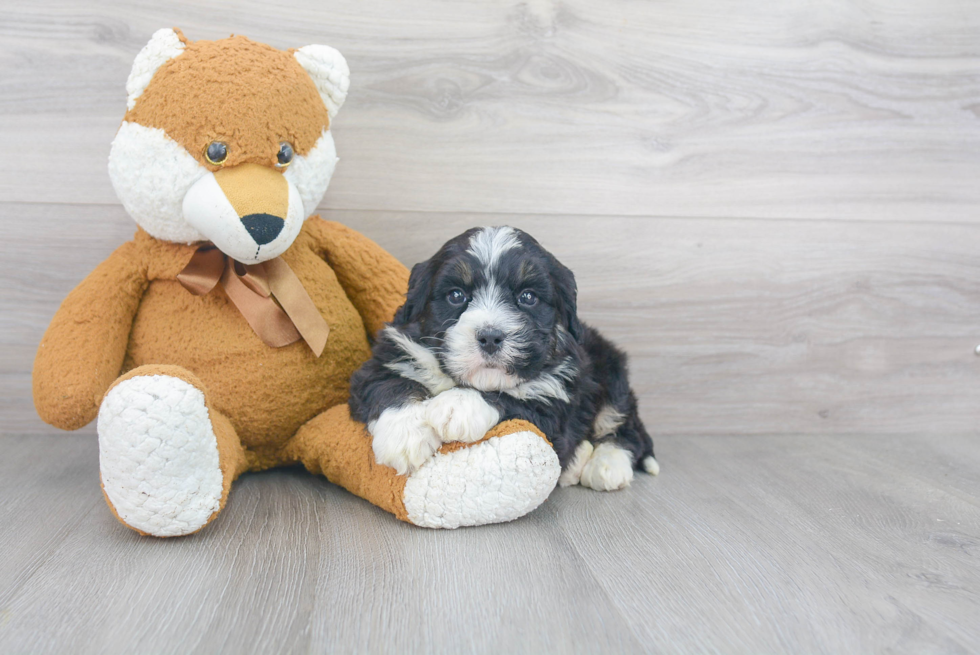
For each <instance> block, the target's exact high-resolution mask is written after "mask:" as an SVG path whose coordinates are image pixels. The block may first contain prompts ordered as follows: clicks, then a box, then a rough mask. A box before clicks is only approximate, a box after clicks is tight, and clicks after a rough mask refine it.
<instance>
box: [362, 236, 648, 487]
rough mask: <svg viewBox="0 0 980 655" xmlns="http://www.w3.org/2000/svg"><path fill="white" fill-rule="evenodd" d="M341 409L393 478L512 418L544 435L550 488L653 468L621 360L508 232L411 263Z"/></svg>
mask: <svg viewBox="0 0 980 655" xmlns="http://www.w3.org/2000/svg"><path fill="white" fill-rule="evenodd" d="M350 408H351V414H352V416H353V417H354V418H356V419H357V420H360V421H363V422H365V423H367V424H368V430H369V431H370V432H371V434H372V437H373V447H374V452H375V456H376V458H377V460H378V462H379V463H381V464H387V465H389V466H393V467H394V468H395V469H396V470H398V471H399V473H406V472H408V471H412V470H414V469H416V468H418V467H419V466H421V465H422V464H423V463H424V462H425V460H426V459H428V457H430V456H431V455H432V453H433V452H435V450H437V449H438V448H439V446H440V445H441V444H442V443H443V442H445V441H467V442H469V441H475V440H477V439H480V438H481V437H482V436H483V435H484V434H485V433H486V431H487V430H489V429H490V428H491V427H493V426H494V425H496V424H497V423H498V422H499V421H501V420H507V419H512V418H520V419H525V420H528V421H531V422H532V423H534V424H535V425H537V426H538V427H539V428H540V429H541V430H542V431H543V432H544V433H545V434H546V435H547V436H548V438H549V439H550V440H551V442H552V443H553V444H554V447H555V451H556V452H557V454H558V459H559V461H560V462H561V466H562V471H563V473H562V477H561V479H560V483H561V484H562V485H564V486H568V485H572V484H577V483H581V484H583V485H585V486H588V487H591V488H593V489H600V490H612V489H620V488H622V487H625V486H626V485H628V484H629V483H630V481H631V480H632V478H633V470H634V469H643V470H645V471H646V472H648V473H652V474H656V473H657V472H658V471H659V466H658V464H657V461H656V460H655V459H654V456H653V442H652V440H651V439H650V436H649V434H647V431H646V429H645V428H644V426H643V423H642V422H641V421H640V417H639V415H638V413H637V404H636V396H635V395H634V394H633V392H632V390H631V389H630V387H629V382H628V379H627V369H626V355H625V354H624V353H623V352H622V351H620V350H618V349H617V348H616V347H615V346H613V345H612V344H611V343H609V341H607V340H606V339H604V338H603V337H602V336H601V335H600V334H599V333H598V332H597V331H596V330H595V329H593V328H591V327H589V326H587V325H584V324H583V323H582V322H581V321H579V319H578V316H577V315H576V286H575V277H574V276H573V275H572V272H571V271H570V270H568V269H567V268H566V267H565V266H563V265H562V264H561V263H560V262H558V260H557V259H555V257H554V256H553V255H551V253H549V252H547V251H546V250H545V249H544V248H542V247H541V245H540V244H538V242H537V241H535V240H534V239H533V238H532V237H531V236H529V235H528V234H526V233H524V232H522V231H520V230H516V229H514V228H510V227H493V228H475V229H472V230H469V231H467V232H465V233H463V234H461V235H460V236H458V237H456V238H454V239H451V240H450V241H448V242H447V243H446V244H445V245H444V246H443V247H442V248H441V249H440V250H439V252H437V253H436V254H435V256H433V257H432V258H431V259H429V260H428V261H425V262H422V263H421V264H418V265H416V266H415V268H413V269H412V274H411V278H410V280H409V290H408V293H407V295H406V301H405V304H404V305H403V306H402V307H401V308H400V309H399V310H398V312H397V314H396V315H395V319H394V321H392V323H390V324H389V325H388V326H387V327H385V328H384V329H383V330H382V331H381V332H380V333H379V335H378V339H377V341H376V343H375V346H374V351H373V357H372V359H371V360H369V361H368V362H367V363H365V364H364V366H363V367H362V368H361V369H360V370H358V371H357V372H356V373H355V374H354V376H353V378H352V379H351V396H350Z"/></svg>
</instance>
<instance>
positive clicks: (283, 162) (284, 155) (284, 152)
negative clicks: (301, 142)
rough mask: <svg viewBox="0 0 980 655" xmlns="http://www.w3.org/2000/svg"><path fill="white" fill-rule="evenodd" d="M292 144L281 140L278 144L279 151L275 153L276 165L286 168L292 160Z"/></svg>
mask: <svg viewBox="0 0 980 655" xmlns="http://www.w3.org/2000/svg"><path fill="white" fill-rule="evenodd" d="M293 154H294V153H293V144H291V143H290V142H289V141H283V142H281V143H280V144H279V152H278V153H276V166H278V167H279V168H286V167H287V166H289V165H290V164H291V163H292V161H293Z"/></svg>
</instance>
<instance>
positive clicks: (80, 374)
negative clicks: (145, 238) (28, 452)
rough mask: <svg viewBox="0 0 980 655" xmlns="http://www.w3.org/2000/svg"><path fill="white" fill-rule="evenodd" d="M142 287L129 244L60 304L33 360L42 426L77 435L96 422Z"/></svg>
mask: <svg viewBox="0 0 980 655" xmlns="http://www.w3.org/2000/svg"><path fill="white" fill-rule="evenodd" d="M147 285H148V281H147V276H146V273H145V270H144V269H143V267H141V266H140V265H139V263H138V259H137V258H136V257H135V247H134V244H133V243H132V242H130V243H127V244H124V245H123V246H121V247H120V248H118V249H117V250H116V251H115V252H114V253H112V255H110V256H109V258H108V259H106V260H105V261H103V262H102V263H101V264H99V265H98V266H97V267H96V268H95V270H94V271H92V272H91V273H90V274H89V275H88V277H86V278H85V279H84V280H82V282H81V283H80V284H79V285H78V286H77V287H75V289H74V290H73V291H72V292H71V293H70V294H68V296H67V297H66V298H65V300H64V302H62V303H61V307H60V308H59V309H58V311H57V312H56V313H55V315H54V318H53V319H52V320H51V324H50V325H49V326H48V329H47V330H46V331H45V333H44V337H43V338H42V339H41V343H40V345H39V346H38V350H37V356H36V357H35V358H34V371H33V375H32V381H33V387H34V389H33V391H34V405H35V407H36V408H37V412H38V414H39V415H40V417H41V418H42V419H43V420H44V421H45V422H46V423H49V424H51V425H54V426H55V427H58V428H61V429H64V430H77V429H78V428H81V427H83V426H85V425H87V424H88V423H90V422H91V421H92V420H93V419H94V418H95V417H96V415H97V414H98V411H99V404H100V403H101V401H102V397H103V395H105V392H106V391H107V390H108V389H109V387H110V386H111V385H112V383H113V382H114V381H115V380H116V378H117V377H119V374H120V373H121V372H122V367H123V359H124V358H125V355H126V346H127V344H128V342H129V333H130V331H131V329H132V326H133V319H134V317H135V315H136V310H137V309H138V307H139V303H140V300H141V299H142V297H143V292H144V291H145V290H146V287H147Z"/></svg>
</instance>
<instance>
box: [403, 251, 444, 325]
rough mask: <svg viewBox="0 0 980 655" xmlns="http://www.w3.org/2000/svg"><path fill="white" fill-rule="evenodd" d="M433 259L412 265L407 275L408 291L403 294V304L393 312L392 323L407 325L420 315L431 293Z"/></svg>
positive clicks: (416, 319) (433, 271) (434, 268)
mask: <svg viewBox="0 0 980 655" xmlns="http://www.w3.org/2000/svg"><path fill="white" fill-rule="evenodd" d="M434 261H435V259H430V260H428V261H424V262H422V263H420V264H416V265H415V266H413V267H412V274H411V275H409V276H408V293H406V294H405V304H404V305H402V306H401V307H399V308H398V311H397V312H395V319H394V320H393V321H392V325H408V324H409V323H415V322H416V321H418V320H419V319H420V318H421V317H422V313H423V312H424V311H425V306H426V304H427V303H428V302H429V296H431V295H432V283H433V280H434V279H435V270H436V267H435V264H434Z"/></svg>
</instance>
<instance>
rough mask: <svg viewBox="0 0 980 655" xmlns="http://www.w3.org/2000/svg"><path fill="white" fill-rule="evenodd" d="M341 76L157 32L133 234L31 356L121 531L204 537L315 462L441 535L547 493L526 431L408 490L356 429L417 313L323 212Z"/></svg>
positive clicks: (548, 477) (551, 478)
mask: <svg viewBox="0 0 980 655" xmlns="http://www.w3.org/2000/svg"><path fill="white" fill-rule="evenodd" d="M348 85H349V69H348V66H347V63H346V61H345V60H344V58H343V57H342V56H341V54H340V53H339V52H337V51H336V50H335V49H333V48H330V47H328V46H323V45H308V46H305V47H302V48H299V49H296V50H289V51H283V50H279V49H276V48H273V47H270V46H267V45H264V44H260V43H256V42H254V41H251V40H249V39H247V38H245V37H242V36H232V37H230V38H227V39H222V40H216V41H204V40H201V41H193V42H192V41H189V40H188V39H187V38H185V37H184V35H183V34H182V33H181V32H180V31H179V30H177V29H162V30H159V31H157V32H156V33H155V34H154V35H153V36H152V38H151V39H150V41H149V43H147V45H146V46H145V47H144V48H143V49H142V51H141V52H140V53H139V55H138V56H137V57H136V59H135V61H134V63H133V67H132V71H131V73H130V75H129V78H128V80H127V83H126V92H127V96H128V98H127V111H126V114H125V117H124V118H123V121H122V124H121V126H120V128H119V131H118V133H117V134H116V136H115V139H114V140H113V143H112V148H111V153H110V156H109V175H110V179H111V181H112V184H113V187H114V188H115V191H116V193H117V195H118V196H119V199H120V200H121V202H122V205H123V207H124V208H125V209H126V211H127V213H129V215H130V216H131V217H132V218H133V219H134V220H135V222H136V224H137V230H136V234H135V236H134V238H133V240H132V241H129V242H127V243H124V244H122V245H121V246H120V247H119V248H118V249H117V250H116V251H115V252H113V253H112V254H111V255H110V256H109V258H108V259H106V260H105V261H104V262H102V263H101V264H100V265H99V266H98V267H96V268H95V270H94V271H93V272H92V273H90V274H89V275H88V276H87V277H86V278H85V279H84V280H83V281H82V282H81V283H80V284H79V285H78V286H77V287H76V288H75V289H74V290H73V291H72V292H71V293H70V294H69V295H68V296H67V298H66V299H65V300H64V302H63V303H62V305H61V307H60V308H59V309H58V311H57V313H56V314H55V316H54V318H53V319H52V321H51V324H50V326H49V327H48V329H47V331H46V332H45V334H44V336H43V338H42V340H41V343H40V345H39V347H38V351H37V356H36V358H35V362H34V371H33V393H34V402H35V406H36V408H37V411H38V414H39V415H40V416H41V418H42V419H43V420H44V421H46V422H48V423H50V424H51V425H54V426H56V427H59V428H62V429H66V430H74V429H77V428H80V427H82V426H84V425H86V424H88V423H90V422H91V421H92V420H94V419H97V432H98V440H99V466H100V477H101V484H102V490H103V493H104V496H105V499H106V502H107V503H108V505H109V508H110V510H111V511H112V513H113V514H114V515H115V516H116V518H118V519H119V521H121V522H122V523H123V524H124V525H126V526H128V527H129V528H131V529H133V530H135V531H137V532H139V533H141V534H143V535H153V536H157V537H171V536H181V535H188V534H191V533H194V532H196V531H198V530H200V529H202V528H203V527H204V526H206V525H207V524H208V523H210V522H211V521H213V520H214V519H215V518H216V517H217V516H218V515H219V513H220V512H221V511H222V509H223V508H224V506H225V504H226V502H227V500H228V497H229V493H230V490H231V487H232V483H233V482H234V480H235V479H236V478H237V477H238V476H240V475H242V474H243V473H245V472H247V471H261V470H264V469H269V468H272V467H278V466H288V465H296V464H302V465H303V466H305V467H306V469H307V470H309V471H310V472H312V473H315V474H322V475H324V476H326V478H327V479H328V480H330V481H331V482H333V483H335V484H338V485H340V486H342V487H344V488H345V489H347V490H349V491H350V492H352V493H354V494H356V495H357V496H360V497H361V498H364V499H366V500H367V501H369V502H371V503H373V504H374V505H376V506H377V507H379V508H381V509H383V510H385V511H387V512H390V513H391V514H393V515H394V516H395V517H397V518H398V519H401V520H403V521H406V522H409V523H412V524H414V525H418V526H423V527H432V528H455V527H459V526H466V525H480V524H485V523H493V522H501V521H508V520H512V519H515V518H518V517H520V516H523V515H524V514H526V513H528V512H530V511H531V510H533V509H534V508H536V507H537V506H538V505H540V504H541V503H542V502H543V501H544V500H545V499H546V498H547V497H548V495H549V494H550V493H551V491H552V489H553V488H554V487H555V483H556V482H557V479H558V476H559V473H560V471H559V465H558V459H557V457H556V455H555V453H554V450H553V449H552V448H551V447H550V444H549V442H548V440H547V439H546V438H545V435H543V434H542V433H541V431H540V430H538V429H537V428H536V427H535V426H534V425H531V424H530V423H526V422H521V421H508V422H505V423H501V424H500V425H497V426H495V427H494V428H492V429H491V430H490V431H489V432H487V433H486V434H485V435H484V436H483V437H482V438H480V439H478V440H477V441H475V442H473V443H460V442H449V443H445V444H444V445H443V446H442V448H441V449H440V450H439V451H437V452H436V453H435V454H433V455H432V456H431V457H430V458H429V459H428V460H427V461H426V462H425V463H424V464H423V465H422V466H421V467H419V468H418V469H417V470H414V471H413V472H411V473H410V474H406V475H399V474H398V473H397V472H396V471H395V470H393V469H391V468H389V467H387V466H383V465H380V464H378V463H377V462H376V461H375V459H374V456H373V452H372V449H371V439H370V436H369V435H368V433H367V432H366V430H365V427H364V425H363V424H361V423H357V422H355V421H354V420H352V419H351V417H350V414H349V410H348V405H347V398H348V386H349V379H350V376H351V374H352V373H353V372H354V371H355V370H356V369H357V368H358V367H359V366H360V365H361V364H362V363H363V362H364V361H365V360H367V359H368V357H369V356H370V343H371V339H372V337H373V335H374V334H376V333H377V331H378V330H379V329H381V328H382V327H383V325H384V324H385V322H387V321H390V320H391V318H392V317H393V315H394V313H395V310H396V309H397V308H398V307H399V306H400V305H401V304H402V303H403V302H404V294H405V291H406V289H407V280H408V271H407V270H406V269H405V267H404V266H402V265H401V264H400V263H399V262H398V261H397V260H396V259H395V258H394V257H393V256H391V255H390V254H389V253H387V252H385V251H384V250H383V249H382V248H381V247H379V246H378V245H376V244H375V243H373V242H372V241H370V240H369V239H368V238H366V237H364V236H363V235H361V234H358V233H357V232H355V231H354V230H351V229H349V228H347V227H345V226H343V225H340V224H338V223H335V222H330V221H326V220H323V219H321V218H320V217H319V216H316V215H313V212H314V210H315V209H316V207H317V205H318V204H319V202H320V200H321V198H322V197H323V195H324V193H325V192H326V189H327V184H328V183H329V181H330V178H331V175H332V173H333V171H334V167H335V165H336V163H337V161H338V160H337V154H336V150H335V147H334V141H333V137H332V135H331V132H330V127H331V123H332V121H333V119H334V118H335V117H336V115H337V112H338V111H339V110H340V108H341V106H342V105H343V103H344V100H345V98H346V95H347V90H348Z"/></svg>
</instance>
